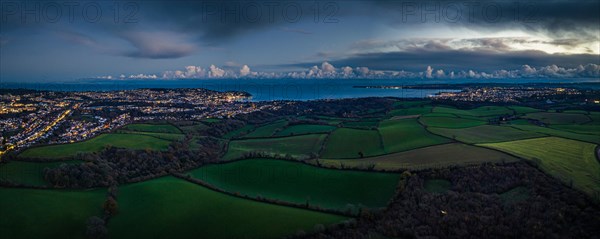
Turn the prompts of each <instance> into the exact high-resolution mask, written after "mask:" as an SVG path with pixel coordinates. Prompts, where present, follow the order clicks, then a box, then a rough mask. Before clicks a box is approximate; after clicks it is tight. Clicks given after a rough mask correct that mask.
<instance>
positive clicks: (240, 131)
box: [222, 125, 254, 139]
mask: <svg viewBox="0 0 600 239" xmlns="http://www.w3.org/2000/svg"><path fill="white" fill-rule="evenodd" d="M252 130H254V125H244V127H242V128H239V129H236V130H233V131H231V132H229V133H227V134H225V135H223V136H222V138H224V139H232V138H236V137H238V136H240V135H242V134H247V133H250V132H252Z"/></svg>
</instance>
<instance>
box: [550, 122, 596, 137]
mask: <svg viewBox="0 0 600 239" xmlns="http://www.w3.org/2000/svg"><path fill="white" fill-rule="evenodd" d="M550 127H551V128H554V129H558V130H562V131H570V132H573V133H578V134H595V135H598V136H599V138H600V124H566V125H552V126H550Z"/></svg>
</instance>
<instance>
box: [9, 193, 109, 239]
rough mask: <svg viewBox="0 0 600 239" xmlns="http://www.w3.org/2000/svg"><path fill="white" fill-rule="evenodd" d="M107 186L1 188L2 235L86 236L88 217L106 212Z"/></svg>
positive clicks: (13, 237) (10, 236) (12, 238)
mask: <svg viewBox="0 0 600 239" xmlns="http://www.w3.org/2000/svg"><path fill="white" fill-rule="evenodd" d="M105 194H106V189H97V190H89V191H63V190H40V189H20V188H0V213H1V214H2V216H1V217H0V235H2V236H1V237H2V238H11V239H16V238H85V228H86V220H87V219H88V218H89V217H91V216H101V215H102V203H103V202H104V200H105V199H106V197H105Z"/></svg>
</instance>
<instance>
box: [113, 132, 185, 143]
mask: <svg viewBox="0 0 600 239" xmlns="http://www.w3.org/2000/svg"><path fill="white" fill-rule="evenodd" d="M118 133H123V134H141V135H148V136H152V137H156V138H159V139H164V140H169V141H181V140H183V139H184V138H185V135H184V134H174V133H155V132H144V131H125V130H120V131H119V132H118Z"/></svg>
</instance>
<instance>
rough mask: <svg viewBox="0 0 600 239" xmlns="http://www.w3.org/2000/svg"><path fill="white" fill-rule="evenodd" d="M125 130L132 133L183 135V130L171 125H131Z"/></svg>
mask: <svg viewBox="0 0 600 239" xmlns="http://www.w3.org/2000/svg"><path fill="white" fill-rule="evenodd" d="M123 128H124V129H128V130H132V131H143V132H154V133H170V134H181V130H179V129H178V128H177V127H175V126H173V125H170V124H129V125H126V126H125V127H123Z"/></svg>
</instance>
